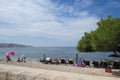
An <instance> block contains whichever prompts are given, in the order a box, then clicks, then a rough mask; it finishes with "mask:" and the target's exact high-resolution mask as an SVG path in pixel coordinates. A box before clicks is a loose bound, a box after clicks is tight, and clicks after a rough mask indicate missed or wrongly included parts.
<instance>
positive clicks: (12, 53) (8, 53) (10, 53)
mask: <svg viewBox="0 0 120 80" xmlns="http://www.w3.org/2000/svg"><path fill="white" fill-rule="evenodd" d="M14 54H15V52H13V51H8V52H6V55H7V56H9V55H13V56H14Z"/></svg>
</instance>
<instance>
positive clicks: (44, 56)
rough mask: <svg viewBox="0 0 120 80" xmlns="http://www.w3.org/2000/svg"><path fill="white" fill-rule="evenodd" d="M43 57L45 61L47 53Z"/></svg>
mask: <svg viewBox="0 0 120 80" xmlns="http://www.w3.org/2000/svg"><path fill="white" fill-rule="evenodd" d="M43 59H44V62H45V60H46V55H45V54H44V55H43Z"/></svg>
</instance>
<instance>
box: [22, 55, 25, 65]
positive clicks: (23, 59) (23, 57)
mask: <svg viewBox="0 0 120 80" xmlns="http://www.w3.org/2000/svg"><path fill="white" fill-rule="evenodd" d="M21 61H22V62H24V63H25V62H26V57H25V55H22V56H21Z"/></svg>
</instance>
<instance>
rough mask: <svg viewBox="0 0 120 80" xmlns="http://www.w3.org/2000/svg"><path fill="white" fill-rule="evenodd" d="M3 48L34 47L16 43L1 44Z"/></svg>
mask: <svg viewBox="0 0 120 80" xmlns="http://www.w3.org/2000/svg"><path fill="white" fill-rule="evenodd" d="M0 47H1V48H7V47H32V46H28V45H22V44H14V43H0Z"/></svg>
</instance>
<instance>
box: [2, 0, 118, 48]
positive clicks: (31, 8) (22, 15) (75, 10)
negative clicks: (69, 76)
mask: <svg viewBox="0 0 120 80" xmlns="http://www.w3.org/2000/svg"><path fill="white" fill-rule="evenodd" d="M109 14H111V15H112V16H113V17H120V0H0V43H19V44H26V45H33V46H40V47H75V46H76V44H77V42H78V40H79V39H80V38H81V37H82V36H83V35H84V32H90V31H91V30H95V29H96V28H97V25H96V22H98V21H99V20H100V19H101V18H106V17H107V15H109Z"/></svg>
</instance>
